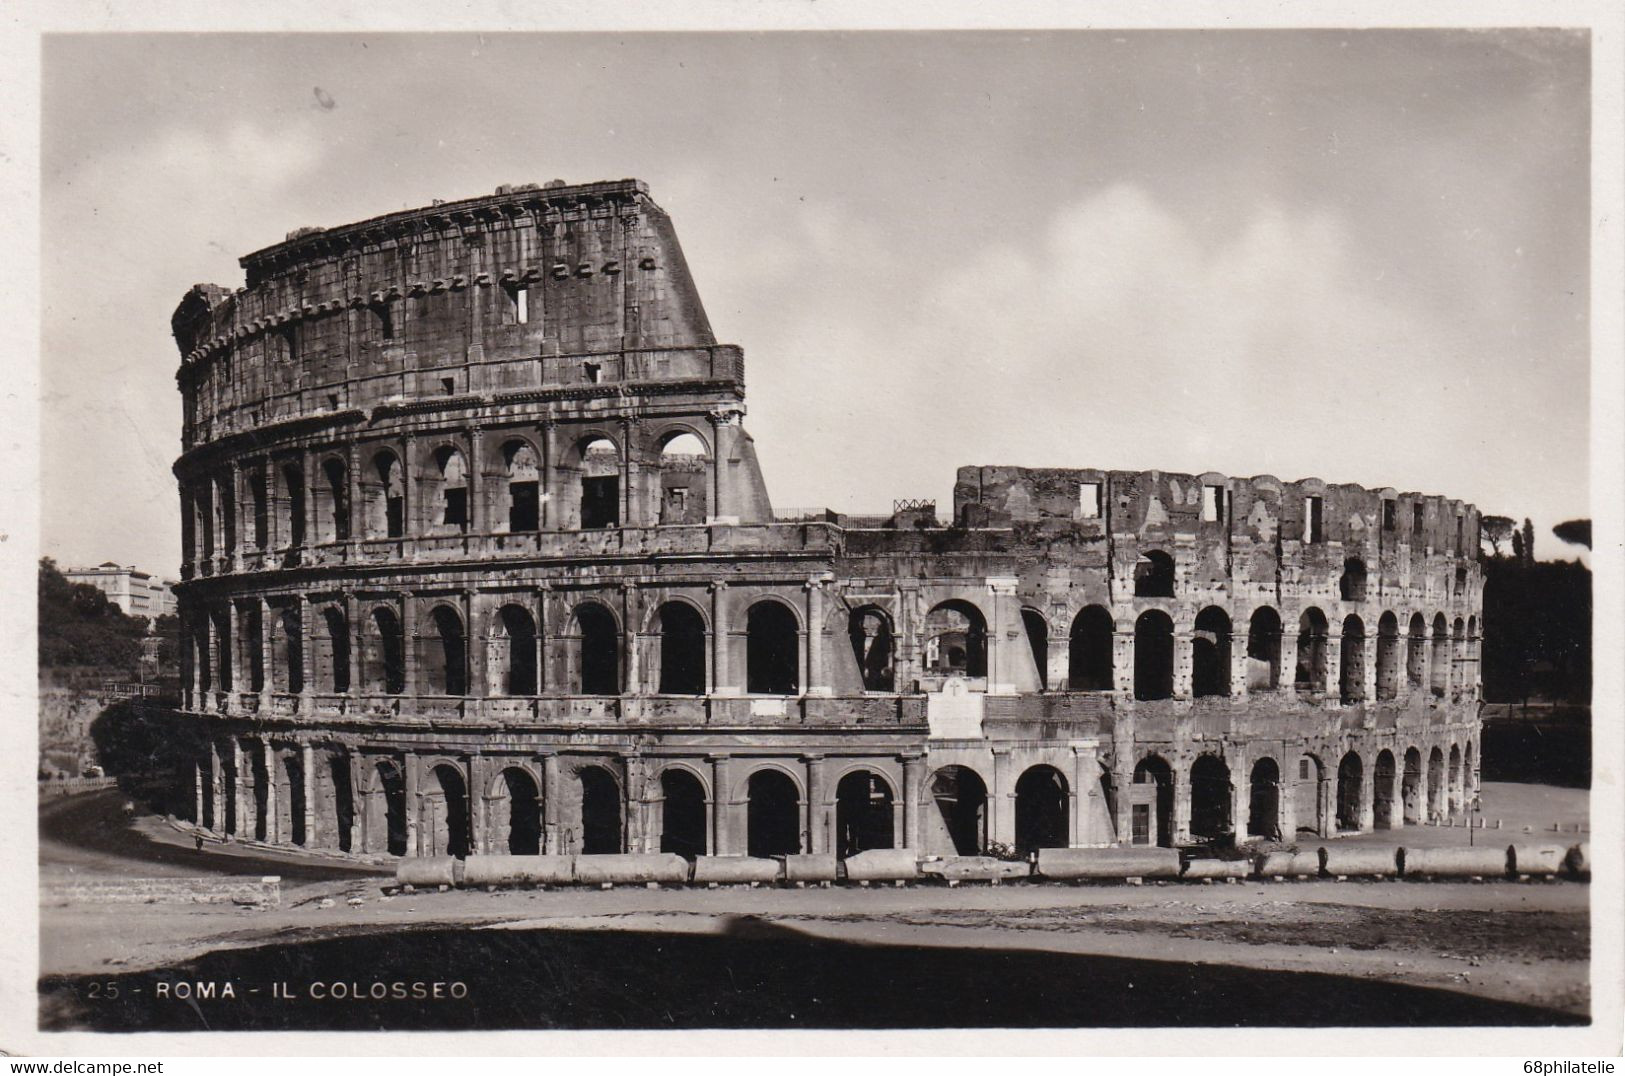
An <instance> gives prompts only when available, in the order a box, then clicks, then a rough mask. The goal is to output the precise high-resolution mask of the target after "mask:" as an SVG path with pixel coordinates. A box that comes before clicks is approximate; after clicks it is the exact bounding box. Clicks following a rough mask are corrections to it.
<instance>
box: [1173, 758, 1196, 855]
mask: <svg viewBox="0 0 1625 1076" xmlns="http://www.w3.org/2000/svg"><path fill="white" fill-rule="evenodd" d="M1168 762H1169V766H1170V769H1172V770H1173V775H1174V825H1173V830H1174V843H1175V844H1189V843H1190V839H1191V775H1190V767H1189V766H1188V765H1186V760H1185V759H1183V758H1180V757H1179V756H1178V755H1176V756H1175V757H1174V758H1171V759H1169V760H1168Z"/></svg>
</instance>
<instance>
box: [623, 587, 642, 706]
mask: <svg viewBox="0 0 1625 1076" xmlns="http://www.w3.org/2000/svg"><path fill="white" fill-rule="evenodd" d="M642 620H643V603H642V601H641V600H640V595H639V594H638V585H637V584H636V583H622V584H621V621H622V623H623V625H624V630H623V631H622V635H623V636H624V640H623V646H624V648H625V650H626V664H625V670H626V681H625V683H626V688H625V690H626V693H627V694H628V695H636V694H639V693H640V692H642V690H643V677H642V669H641V666H642V661H641V657H642V655H641V654H640V651H641V649H642V647H641V646H640V645H639V644H640V643H641V641H642V637H643V633H642V631H641V630H640V628H641V627H642Z"/></svg>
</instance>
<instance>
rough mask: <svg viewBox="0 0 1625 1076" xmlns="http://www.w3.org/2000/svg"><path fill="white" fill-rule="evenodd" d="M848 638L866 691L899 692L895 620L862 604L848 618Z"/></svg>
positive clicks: (873, 607) (876, 607) (876, 609)
mask: <svg viewBox="0 0 1625 1076" xmlns="http://www.w3.org/2000/svg"><path fill="white" fill-rule="evenodd" d="M846 633H847V638H848V639H849V640H850V641H851V643H852V656H853V657H854V658H856V659H857V662H858V671H859V672H860V673H861V674H862V676H863V689H864V690H865V691H894V690H896V670H895V667H894V665H893V664H892V660H893V651H894V650H895V646H896V634H895V632H894V631H893V629H892V620H891V617H890V616H889V615H887V613H886V611H885V610H884V609H881V608H880V607H879V606H877V605H861V606H859V607H858V608H856V609H853V610H852V611H851V612H850V613H849V614H848V615H847V628H846Z"/></svg>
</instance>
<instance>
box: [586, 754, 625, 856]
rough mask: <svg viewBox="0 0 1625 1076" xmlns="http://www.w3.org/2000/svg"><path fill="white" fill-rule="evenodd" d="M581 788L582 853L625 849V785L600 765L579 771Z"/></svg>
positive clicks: (594, 853) (589, 853) (593, 853)
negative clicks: (622, 836)
mask: <svg viewBox="0 0 1625 1076" xmlns="http://www.w3.org/2000/svg"><path fill="white" fill-rule="evenodd" d="M576 781H577V783H578V784H579V785H580V788H581V854H583V855H589V856H591V855H613V854H615V853H618V852H621V851H622V850H623V844H622V841H621V834H622V827H623V822H622V811H621V803H622V796H621V785H620V782H619V781H617V780H616V779H615V775H614V774H612V773H610V772H609V770H608V769H606V768H605V767H603V766H600V765H597V764H591V763H590V764H588V765H585V766H581V767H579V768H578V769H577V770H576Z"/></svg>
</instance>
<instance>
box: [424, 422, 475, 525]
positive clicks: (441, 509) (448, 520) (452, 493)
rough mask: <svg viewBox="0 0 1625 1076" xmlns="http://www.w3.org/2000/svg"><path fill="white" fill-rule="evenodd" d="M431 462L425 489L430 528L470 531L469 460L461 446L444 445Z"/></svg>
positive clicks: (437, 450) (437, 448) (437, 449)
mask: <svg viewBox="0 0 1625 1076" xmlns="http://www.w3.org/2000/svg"><path fill="white" fill-rule="evenodd" d="M429 459H430V463H431V466H430V467H428V468H425V471H426V473H425V475H424V478H423V487H422V488H423V503H424V505H425V506H426V508H427V509H428V511H429V512H430V513H431V515H430V526H431V528H439V529H443V530H453V531H466V530H468V526H469V511H468V509H469V502H468V457H467V456H466V455H464V454H463V450H462V449H461V448H459V447H458V446H456V445H453V444H449V443H443V444H441V445H439V446H438V447H436V448H435V449H434V450H433V451H432V452H431V453H430V456H429Z"/></svg>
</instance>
